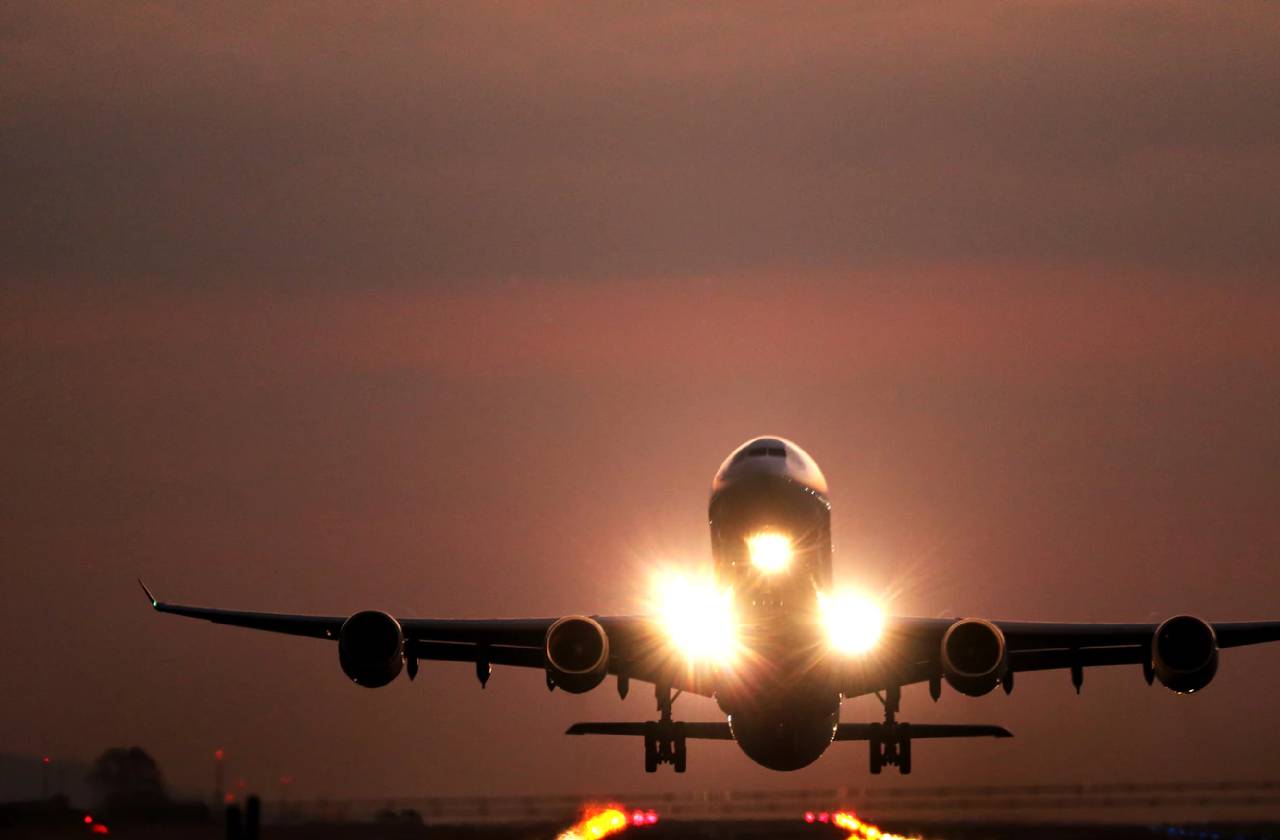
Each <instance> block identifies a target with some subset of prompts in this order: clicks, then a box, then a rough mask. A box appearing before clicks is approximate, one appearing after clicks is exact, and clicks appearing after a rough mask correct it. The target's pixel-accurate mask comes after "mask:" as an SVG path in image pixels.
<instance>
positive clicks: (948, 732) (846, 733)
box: [836, 723, 1013, 741]
mask: <svg viewBox="0 0 1280 840" xmlns="http://www.w3.org/2000/svg"><path fill="white" fill-rule="evenodd" d="M882 725H883V724H879V723H842V724H840V725H839V726H838V727H837V728H836V740H837V741H869V740H871V732H872V727H879V726H882ZM897 731H898V735H899V737H910V738H911V740H913V741H914V740H915V739H917V738H1012V737H1013V733H1012V732H1010V731H1009V730H1007V729H1005V728H1004V727H1003V726H983V725H981V724H972V723H900V724H898V725H897ZM908 733H910V735H909V736H908Z"/></svg>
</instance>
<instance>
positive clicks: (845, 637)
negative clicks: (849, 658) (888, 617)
mask: <svg viewBox="0 0 1280 840" xmlns="http://www.w3.org/2000/svg"><path fill="white" fill-rule="evenodd" d="M818 609H819V612H820V613H821V616H822V625H823V628H824V629H825V630H826V633H827V644H829V645H830V646H831V649H832V650H834V651H835V652H837V653H841V654H846V655H854V656H857V655H861V654H864V653H868V652H869V651H870V650H871V649H872V648H874V647H875V646H876V644H877V643H879V641H880V635H881V634H882V633H883V632H884V611H883V610H882V609H880V605H879V604H877V603H876V602H875V601H873V600H871V599H870V598H868V597H866V596H865V595H860V594H858V593H856V592H841V593H837V594H834V595H826V594H823V593H821V592H819V593H818Z"/></svg>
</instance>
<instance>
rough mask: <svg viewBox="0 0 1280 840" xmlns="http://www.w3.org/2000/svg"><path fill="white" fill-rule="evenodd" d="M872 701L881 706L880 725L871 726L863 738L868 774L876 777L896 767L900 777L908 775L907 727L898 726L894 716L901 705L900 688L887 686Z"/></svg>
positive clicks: (908, 725)
mask: <svg viewBox="0 0 1280 840" xmlns="http://www.w3.org/2000/svg"><path fill="white" fill-rule="evenodd" d="M876 698H877V699H879V701H880V702H881V703H882V704H883V705H884V723H873V724H871V737H870V738H868V739H867V745H868V747H869V753H870V756H871V772H872V773H876V774H878V773H879V772H880V770H881V769H882V768H883V767H884V766H885V765H886V764H887V765H890V766H896V767H897V768H898V772H899V773H901V774H902V775H904V776H907V775H909V774H910V773H911V724H909V723H898V721H897V719H896V716H897V714H898V707H899V706H900V705H901V703H902V689H901V687H899V686H896V685H895V686H891V687H890V688H888V689H886V690H885V693H884V696H883V697H881V696H880V694H879V693H877V694H876Z"/></svg>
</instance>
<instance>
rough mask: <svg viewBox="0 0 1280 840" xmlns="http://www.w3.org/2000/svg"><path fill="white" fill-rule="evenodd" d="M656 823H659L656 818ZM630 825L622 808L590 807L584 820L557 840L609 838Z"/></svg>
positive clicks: (597, 839) (561, 834)
mask: <svg viewBox="0 0 1280 840" xmlns="http://www.w3.org/2000/svg"><path fill="white" fill-rule="evenodd" d="M636 813H637V814H640V813H641V812H640V811H637V812H636ZM649 813H652V812H649ZM634 816H635V815H634V814H633V815H632V818H633V819H634ZM642 818H643V819H645V820H646V821H647V819H648V816H647V814H644V815H643V816H642ZM654 821H655V822H656V821H657V820H656V817H655V820H654ZM629 824H630V823H629V822H628V820H627V815H626V813H625V812H624V811H623V810H622V808H621V807H618V806H613V805H608V806H605V807H589V808H587V810H586V812H585V813H584V814H583V817H582V820H581V821H579V822H578V824H577V825H575V826H573V827H572V828H568V829H565V830H564V831H562V832H560V834H559V835H558V836H557V837H556V840H599V838H601V837H609V836H611V835H614V834H617V833H618V832H620V831H624V830H626V828H627V826H628V825H629Z"/></svg>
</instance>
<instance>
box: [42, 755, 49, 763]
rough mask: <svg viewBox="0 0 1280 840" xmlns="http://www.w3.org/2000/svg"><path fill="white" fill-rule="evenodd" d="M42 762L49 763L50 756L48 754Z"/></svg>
mask: <svg viewBox="0 0 1280 840" xmlns="http://www.w3.org/2000/svg"><path fill="white" fill-rule="evenodd" d="M40 763H41V764H48V763H49V756H47V755H46V756H45V757H44V758H42V759H40Z"/></svg>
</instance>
